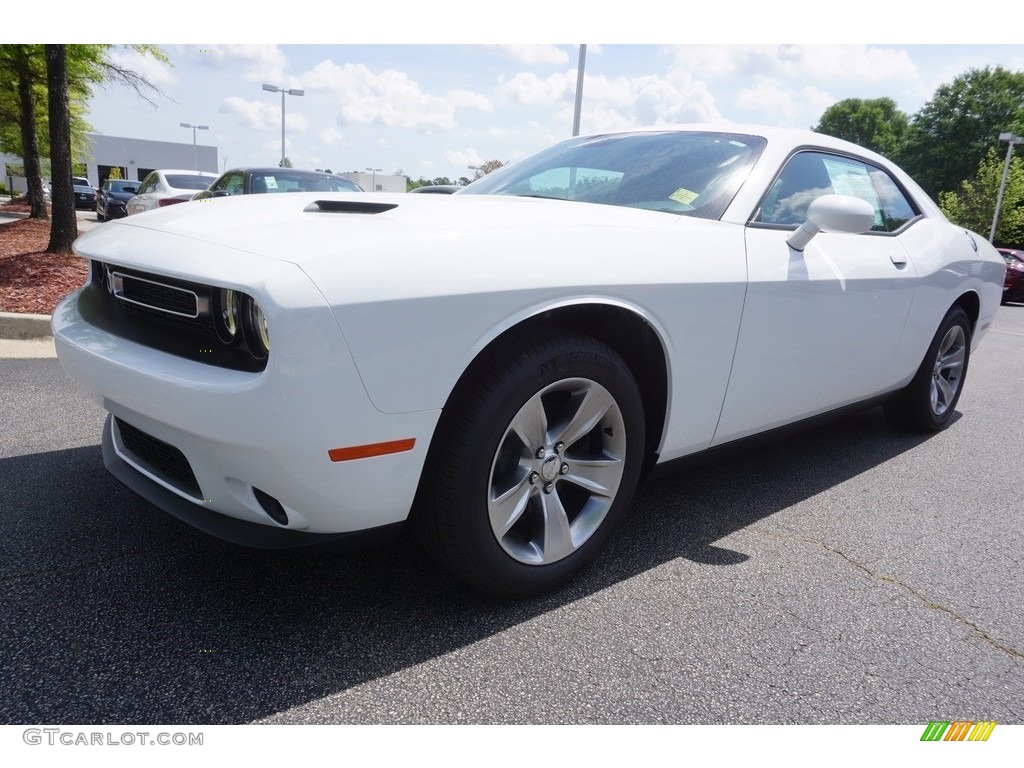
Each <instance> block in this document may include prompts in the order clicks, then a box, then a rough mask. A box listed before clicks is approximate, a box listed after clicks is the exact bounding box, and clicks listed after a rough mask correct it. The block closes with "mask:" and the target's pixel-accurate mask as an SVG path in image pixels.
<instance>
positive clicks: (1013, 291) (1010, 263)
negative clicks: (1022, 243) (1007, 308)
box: [996, 248, 1024, 304]
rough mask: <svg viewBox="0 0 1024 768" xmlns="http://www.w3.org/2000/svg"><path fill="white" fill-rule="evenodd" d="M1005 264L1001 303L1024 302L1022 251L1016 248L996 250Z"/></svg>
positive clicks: (1023, 254)
mask: <svg viewBox="0 0 1024 768" xmlns="http://www.w3.org/2000/svg"><path fill="white" fill-rule="evenodd" d="M996 250H997V251H999V255H1000V256H1002V257H1003V260H1004V261H1005V262H1006V278H1005V279H1004V280H1003V303H1004V304H1005V303H1006V302H1008V301H1024V251H1019V250H1017V249H1016V248H997V249H996Z"/></svg>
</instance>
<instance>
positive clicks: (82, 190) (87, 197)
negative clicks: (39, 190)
mask: <svg viewBox="0 0 1024 768" xmlns="http://www.w3.org/2000/svg"><path fill="white" fill-rule="evenodd" d="M71 182H72V185H73V186H74V189H75V208H89V209H95V208H96V190H95V189H94V188H93V186H92V184H90V183H89V180H88V179H86V178H80V177H77V176H76V177H74V178H73V179H72V180H71ZM44 194H45V193H44Z"/></svg>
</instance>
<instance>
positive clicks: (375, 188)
mask: <svg viewBox="0 0 1024 768" xmlns="http://www.w3.org/2000/svg"><path fill="white" fill-rule="evenodd" d="M366 170H368V171H372V172H373V176H372V177H371V178H372V179H373V181H371V182H370V189H371V191H373V192H376V191H377V171H383V170H384V169H383V168H367V169H366Z"/></svg>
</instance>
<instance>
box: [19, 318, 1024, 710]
mask: <svg viewBox="0 0 1024 768" xmlns="http://www.w3.org/2000/svg"><path fill="white" fill-rule="evenodd" d="M1022 352H1024V306H1008V307H1004V308H1002V309H1001V310H1000V313H999V315H998V318H997V321H996V324H995V326H994V327H993V329H992V330H991V331H990V332H989V334H988V336H987V338H986V339H985V340H984V343H983V344H982V346H981V348H980V350H979V351H978V353H977V354H976V355H975V356H974V357H973V359H972V361H971V367H970V372H969V374H968V380H967V383H966V389H965V392H964V395H963V396H962V398H961V400H960V404H959V407H958V411H959V412H960V416H959V418H957V419H956V421H955V422H954V423H953V424H952V425H951V426H950V427H949V429H948V430H946V431H945V432H943V433H941V434H938V435H934V436H930V437H922V436H919V435H907V434H904V433H901V432H898V431H895V430H893V429H892V428H890V427H889V426H888V425H887V423H886V421H885V420H884V417H883V415H882V414H881V411H880V410H878V409H875V410H871V411H866V412H863V413H861V414H858V415H855V416H853V417H850V418H847V419H844V420H842V421H840V422H837V423H834V424H831V425H829V426H826V427H822V428H818V429H815V430H813V431H810V432H807V433H804V434H801V435H798V436H795V437H791V438H788V439H786V440H784V441H782V442H778V443H775V444H773V445H770V446H764V447H760V448H753V449H749V450H746V451H743V452H740V453H736V454H734V455H730V456H727V457H721V458H718V459H716V460H714V461H708V462H697V463H694V464H693V465H692V466H690V467H689V468H687V469H685V470H683V471H682V472H680V473H679V474H677V475H674V476H672V477H670V478H668V479H664V480H660V481H657V482H652V483H649V484H647V485H646V486H644V487H643V488H642V489H641V492H640V494H639V495H638V497H637V499H636V501H635V503H634V506H633V509H632V510H631V515H630V518H629V519H628V521H627V523H626V525H625V526H624V528H623V529H622V530H621V531H620V533H619V535H618V536H617V537H616V538H615V539H614V540H613V542H612V547H611V549H610V550H609V551H608V552H607V553H606V555H605V557H604V558H603V559H602V560H600V561H599V563H598V564H597V565H596V566H595V567H593V568H591V569H590V570H588V571H587V572H586V573H584V574H583V577H582V578H581V579H579V580H578V581H576V582H575V583H574V584H572V585H570V586H569V587H567V588H566V589H564V590H562V591H561V592H558V593H555V594H553V595H549V596H547V597H544V598H542V599H537V600H532V601H526V602H519V603H509V602H495V601H492V600H489V599H485V598H482V597H479V596H477V595H475V594H472V593H470V592H468V591H466V590H465V589H463V588H462V587H461V586H460V585H459V584H458V583H457V582H455V581H454V580H453V579H451V578H449V577H448V576H447V575H445V574H444V573H442V572H440V571H438V570H437V569H436V568H435V567H434V566H433V565H432V564H431V563H430V562H429V561H428V560H427V558H426V557H425V556H424V555H423V554H422V553H421V552H420V551H419V549H418V548H417V547H416V546H415V545H413V544H411V543H408V542H399V543H398V544H396V545H394V546H392V547H388V548H384V549H379V550H373V551H366V552H361V553H358V554H338V553H318V554H306V555H275V554H266V553H261V552H253V551H247V550H242V549H238V548H234V547H231V546H228V545H225V544H221V543H218V542H216V541H214V540H211V539H209V538H207V537H205V536H203V535H201V534H199V533H196V532H194V531H192V530H191V529H189V528H187V527H185V526H183V525H182V524H180V523H178V522H177V521H175V520H174V519H172V518H170V517H169V516H167V515H165V514H163V513H161V512H160V511H158V510H156V509H154V508H153V507H151V506H149V505H148V504H146V503H144V502H142V501H141V500H140V499H138V498H137V497H135V496H134V495H133V494H132V493H131V492H130V491H128V490H127V489H125V488H123V487H122V486H121V485H120V484H118V483H117V482H116V481H115V480H114V479H113V478H112V477H110V476H109V475H108V474H107V473H106V472H105V471H104V469H103V465H102V461H101V458H100V449H99V434H100V426H101V424H102V421H103V416H104V414H103V411H102V409H101V407H100V406H99V405H98V404H97V403H95V402H93V401H92V400H91V399H89V398H88V397H87V396H86V395H85V393H84V392H82V391H81V390H80V389H79V388H78V387H77V385H76V384H74V383H73V382H72V381H71V380H69V379H68V378H67V377H65V376H64V375H63V373H62V372H61V370H60V368H59V366H58V364H57V362H56V361H55V360H52V359H41V360H11V359H5V360H0V524H2V525H3V527H4V530H3V535H2V536H0V615H3V616H4V617H5V620H4V621H3V622H0V648H2V649H3V651H2V652H0V723H67V724H71V723H167V724H174V723H204V724H205V723H243V722H275V723H563V724H564V723H599V724H600V723H678V724H690V723H835V724H847V723H894V724H895V723H901V724H922V725H923V724H925V723H927V722H928V721H929V720H935V719H941V720H949V719H957V718H961V719H972V720H996V721H998V722H999V723H1001V724H1002V723H1021V722H1022V721H1024V717H1022V715H1024V704H1022V702H1024V576H1022V570H1024V569H1022V565H1024V563H1022V555H1021V553H1022V552H1024V525H1022V521H1024V515H1022V511H1021V510H1022V508H1024V505H1022V504H1021V501H1020V489H1021V467H1022V466H1024V429H1022V423H1024V411H1022V409H1021V407H1020V392H1021V386H1022V382H1024V354H1022Z"/></svg>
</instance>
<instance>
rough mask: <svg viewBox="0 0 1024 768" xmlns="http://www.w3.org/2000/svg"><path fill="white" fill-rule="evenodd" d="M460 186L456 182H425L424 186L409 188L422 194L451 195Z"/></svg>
mask: <svg viewBox="0 0 1024 768" xmlns="http://www.w3.org/2000/svg"><path fill="white" fill-rule="evenodd" d="M460 189H462V187H460V186H459V185H457V184H427V185H426V186H422V187H416V188H415V189H410V190H409V191H410V192H418V193H419V194H422V195H452V194H455V193H456V192H458V191H459V190H460Z"/></svg>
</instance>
